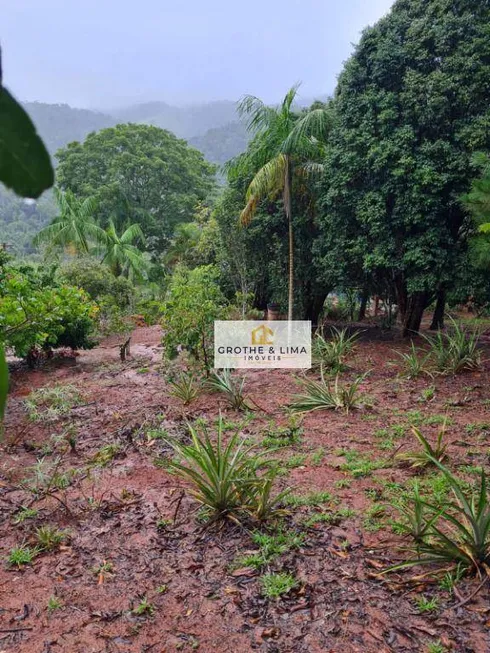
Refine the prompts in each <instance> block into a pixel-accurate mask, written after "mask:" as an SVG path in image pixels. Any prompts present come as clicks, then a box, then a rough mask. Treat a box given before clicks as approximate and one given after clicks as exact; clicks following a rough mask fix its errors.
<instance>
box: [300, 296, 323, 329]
mask: <svg viewBox="0 0 490 653" xmlns="http://www.w3.org/2000/svg"><path fill="white" fill-rule="evenodd" d="M327 295H328V292H326V291H325V290H323V291H321V292H316V293H312V295H311V297H310V298H309V300H308V302H307V304H306V306H305V320H310V321H311V324H312V326H317V325H318V318H319V317H320V313H321V312H322V310H323V305H324V304H325V299H326V298H327Z"/></svg>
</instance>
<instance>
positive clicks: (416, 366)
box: [395, 340, 432, 379]
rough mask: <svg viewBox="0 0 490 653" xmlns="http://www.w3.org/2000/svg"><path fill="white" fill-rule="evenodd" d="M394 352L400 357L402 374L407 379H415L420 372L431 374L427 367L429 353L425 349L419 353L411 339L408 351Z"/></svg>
mask: <svg viewBox="0 0 490 653" xmlns="http://www.w3.org/2000/svg"><path fill="white" fill-rule="evenodd" d="M395 354H396V355H397V356H399V357H400V359H401V362H402V365H403V367H404V374H405V376H406V377H407V378H408V379H416V378H417V377H418V376H421V375H422V374H427V375H428V376H432V374H431V373H430V371H429V369H428V364H429V359H430V353H429V354H428V353H427V352H426V351H425V350H420V353H419V351H418V350H417V348H416V347H415V343H414V342H413V340H412V342H411V344H410V350H409V351H407V352H405V351H395Z"/></svg>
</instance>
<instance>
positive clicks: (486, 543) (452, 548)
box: [383, 459, 490, 574]
mask: <svg viewBox="0 0 490 653" xmlns="http://www.w3.org/2000/svg"><path fill="white" fill-rule="evenodd" d="M432 462H433V464H434V465H436V466H437V467H438V468H439V469H440V470H441V472H442V473H443V474H444V476H445V477H446V479H447V481H448V484H449V486H450V488H451V490H452V493H453V496H454V501H448V502H447V503H446V504H444V505H442V506H441V505H436V504H432V503H430V502H428V501H424V500H420V501H419V504H420V505H421V506H423V507H424V508H425V510H426V511H427V512H429V513H431V514H432V515H433V517H432V519H430V520H429V521H428V522H427V526H426V527H425V528H424V529H423V531H422V533H421V534H420V538H419V541H417V542H416V543H415V545H414V547H409V550H410V551H413V553H414V554H415V556H414V557H412V558H410V560H406V561H405V562H401V563H399V564H397V565H394V566H392V567H390V568H389V569H388V570H386V571H394V570H397V569H403V568H407V567H414V566H417V565H428V564H432V563H434V564H440V565H446V566H447V564H448V563H454V564H457V565H459V567H460V569H463V570H465V571H466V572H467V573H469V572H474V573H477V574H481V573H482V572H484V573H488V570H489V565H490V503H489V500H488V492H487V480H486V476H485V472H484V471H483V470H482V472H481V477H480V483H479V487H477V488H474V489H473V491H472V492H471V495H470V496H467V494H466V493H465V490H464V489H463V487H462V484H461V482H460V481H458V479H457V478H456V477H455V476H453V475H452V474H451V472H450V471H449V470H448V469H447V467H445V466H444V465H442V464H441V463H440V462H439V461H437V460H435V459H433V460H432ZM444 570H446V568H444ZM383 573H385V572H383Z"/></svg>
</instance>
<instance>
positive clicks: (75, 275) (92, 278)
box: [58, 256, 135, 308]
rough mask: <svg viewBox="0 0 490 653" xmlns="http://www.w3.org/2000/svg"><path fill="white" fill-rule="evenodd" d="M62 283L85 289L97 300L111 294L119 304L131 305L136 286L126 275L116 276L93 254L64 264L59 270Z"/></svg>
mask: <svg viewBox="0 0 490 653" xmlns="http://www.w3.org/2000/svg"><path fill="white" fill-rule="evenodd" d="M58 278H59V279H60V281H61V283H63V284H67V285H70V286H76V287H77V288H82V290H85V292H86V293H87V295H88V296H89V297H90V298H91V299H93V300H95V301H97V300H98V299H100V298H101V297H104V296H108V295H110V296H111V297H112V298H113V299H114V301H115V302H116V303H117V305H118V306H120V307H121V308H126V307H128V306H130V304H131V302H132V300H133V296H134V292H135V291H134V287H133V285H132V283H131V282H130V281H129V280H128V279H126V278H125V277H115V276H114V275H113V274H112V273H111V271H110V269H109V267H108V266H107V265H104V264H103V263H100V262H99V261H98V260H97V259H95V258H94V257H92V256H85V257H78V258H75V259H73V260H71V261H69V262H68V263H65V264H63V265H62V267H61V268H60V270H59V272H58Z"/></svg>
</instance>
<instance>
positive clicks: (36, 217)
mask: <svg viewBox="0 0 490 653" xmlns="http://www.w3.org/2000/svg"><path fill="white" fill-rule="evenodd" d="M24 107H25V108H26V110H27V111H28V112H29V115H30V116H31V117H32V119H33V121H34V123H35V125H36V127H37V129H38V131H39V133H40V135H41V136H42V138H43V140H44V142H45V143H46V146H47V148H48V150H49V151H50V153H51V154H52V155H54V154H55V153H56V152H57V151H58V150H59V149H61V148H63V147H65V146H66V145H68V143H71V142H73V141H79V142H81V141H83V140H84V139H85V137H86V136H87V135H88V134H90V133H91V132H94V131H100V130H101V129H104V128H106V127H113V126H115V125H116V124H118V123H121V122H126V123H127V122H135V123H145V124H151V125H155V126H158V127H162V128H164V129H167V130H169V131H170V132H172V133H174V134H175V135H176V136H179V137H180V138H186V139H187V140H188V141H189V144H190V145H192V147H194V148H196V149H198V150H200V151H201V152H202V153H203V154H204V156H205V158H206V159H207V160H208V161H209V162H211V163H216V164H218V165H222V164H223V163H225V161H227V160H228V159H231V158H233V157H234V156H236V155H237V154H239V153H240V152H242V151H244V150H245V149H246V147H247V142H248V138H247V132H246V129H245V127H244V126H243V125H242V124H241V123H240V122H238V120H237V114H236V103H235V102H231V101H230V102H212V103H209V104H202V105H195V106H190V107H182V108H180V107H174V106H171V105H169V104H166V103H164V102H150V103H146V104H139V105H134V106H131V107H127V108H125V109H121V110H118V111H114V112H113V113H112V114H111V115H109V114H108V113H101V112H98V111H90V110H88V109H76V108H73V107H70V106H68V105H67V104H45V103H42V102H26V103H25V104H24ZM55 215H56V208H55V203H54V200H53V198H52V195H51V194H49V193H48V194H47V195H46V196H45V197H43V198H42V199H41V200H40V201H38V202H36V203H34V202H31V203H27V202H26V201H25V200H22V199H20V198H18V197H15V196H14V195H13V194H11V193H9V192H8V191H7V190H5V188H1V189H0V241H1V242H2V243H6V244H7V246H8V248H9V249H10V250H11V251H12V252H13V253H15V254H17V255H21V254H30V253H31V252H32V251H33V248H32V239H33V237H34V235H35V234H36V233H37V232H38V231H39V229H41V228H42V227H44V226H45V225H46V224H47V223H48V222H49V221H50V220H51V219H52V218H53V217H54V216H55Z"/></svg>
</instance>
